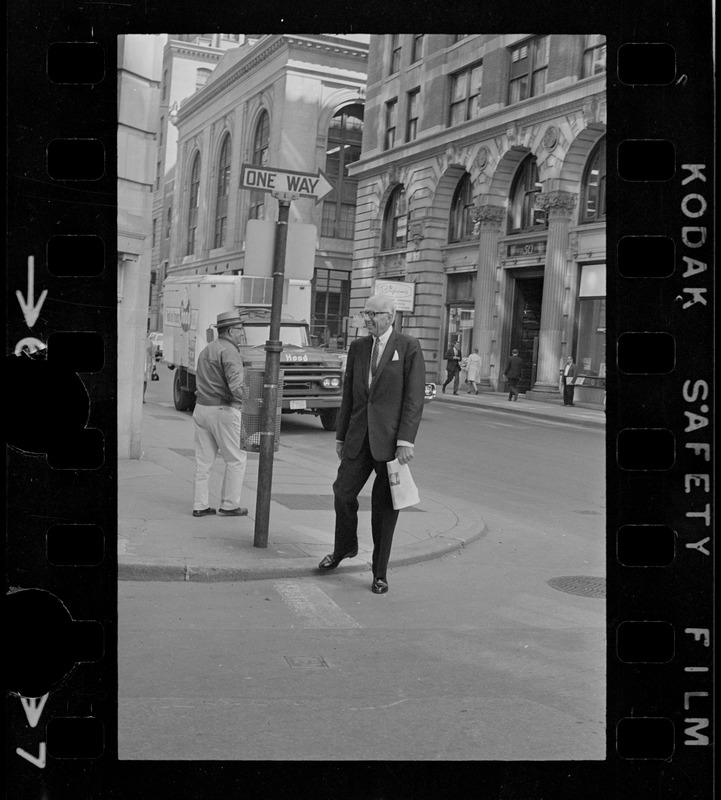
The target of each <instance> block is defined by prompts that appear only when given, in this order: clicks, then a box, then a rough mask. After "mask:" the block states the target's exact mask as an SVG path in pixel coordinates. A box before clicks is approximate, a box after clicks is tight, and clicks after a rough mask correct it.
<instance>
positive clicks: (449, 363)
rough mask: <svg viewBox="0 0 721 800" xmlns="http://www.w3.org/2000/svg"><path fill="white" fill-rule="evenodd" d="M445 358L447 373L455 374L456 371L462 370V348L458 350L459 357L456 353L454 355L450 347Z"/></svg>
mask: <svg viewBox="0 0 721 800" xmlns="http://www.w3.org/2000/svg"><path fill="white" fill-rule="evenodd" d="M443 357H444V358H445V359H446V371H447V372H455V371H456V370H458V371H460V369H461V367H460V360H459V359H460V358H461V349H460V347H459V348H458V355H456V353H454V351H453V347H449V348H448V350H446V354H445V356H443Z"/></svg>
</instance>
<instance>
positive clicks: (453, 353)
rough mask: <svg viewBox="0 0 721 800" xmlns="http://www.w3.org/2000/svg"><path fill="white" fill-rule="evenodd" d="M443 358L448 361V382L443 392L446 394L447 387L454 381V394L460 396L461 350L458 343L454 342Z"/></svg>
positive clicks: (444, 385)
mask: <svg viewBox="0 0 721 800" xmlns="http://www.w3.org/2000/svg"><path fill="white" fill-rule="evenodd" d="M443 357H444V358H445V359H446V382H445V383H444V384H443V387H442V389H441V391H442V392H443V394H445V393H446V386H448V384H449V383H450V382H451V381H453V394H458V382H459V380H460V377H461V348H460V347H459V345H458V342H453V344H452V345H451V346H450V347H449V348H448V350H446V354H445V356H443Z"/></svg>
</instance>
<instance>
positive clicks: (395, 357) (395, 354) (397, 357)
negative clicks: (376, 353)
mask: <svg viewBox="0 0 721 800" xmlns="http://www.w3.org/2000/svg"><path fill="white" fill-rule="evenodd" d="M399 358H400V356H399V355H398V351H397V350H396V351H395V353H393V358H392V359H391V361H398V359H399Z"/></svg>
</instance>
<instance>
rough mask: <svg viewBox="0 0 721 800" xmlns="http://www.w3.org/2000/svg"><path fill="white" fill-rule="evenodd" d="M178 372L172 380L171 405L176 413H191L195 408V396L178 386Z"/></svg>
mask: <svg viewBox="0 0 721 800" xmlns="http://www.w3.org/2000/svg"><path fill="white" fill-rule="evenodd" d="M180 372H181V371H180V370H178V371H177V372H176V373H175V377H174V378H173V403H174V405H175V407H176V408H177V409H178V411H192V410H193V409H194V408H195V394H194V393H193V392H189V391H188V390H187V389H184V388H183V387H182V386H181V385H180Z"/></svg>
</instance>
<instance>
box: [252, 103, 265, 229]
mask: <svg viewBox="0 0 721 800" xmlns="http://www.w3.org/2000/svg"><path fill="white" fill-rule="evenodd" d="M269 141H270V117H269V116H268V112H267V111H261V114H260V117H258V122H257V123H256V125H255V134H254V135H253V154H252V156H251V159H250V163H251V164H255V165H256V166H258V167H265V166H267V165H268V143H269ZM264 211H265V192H258V191H255V190H253V191H251V193H250V210H249V212H248V218H249V219H263V212H264Z"/></svg>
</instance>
